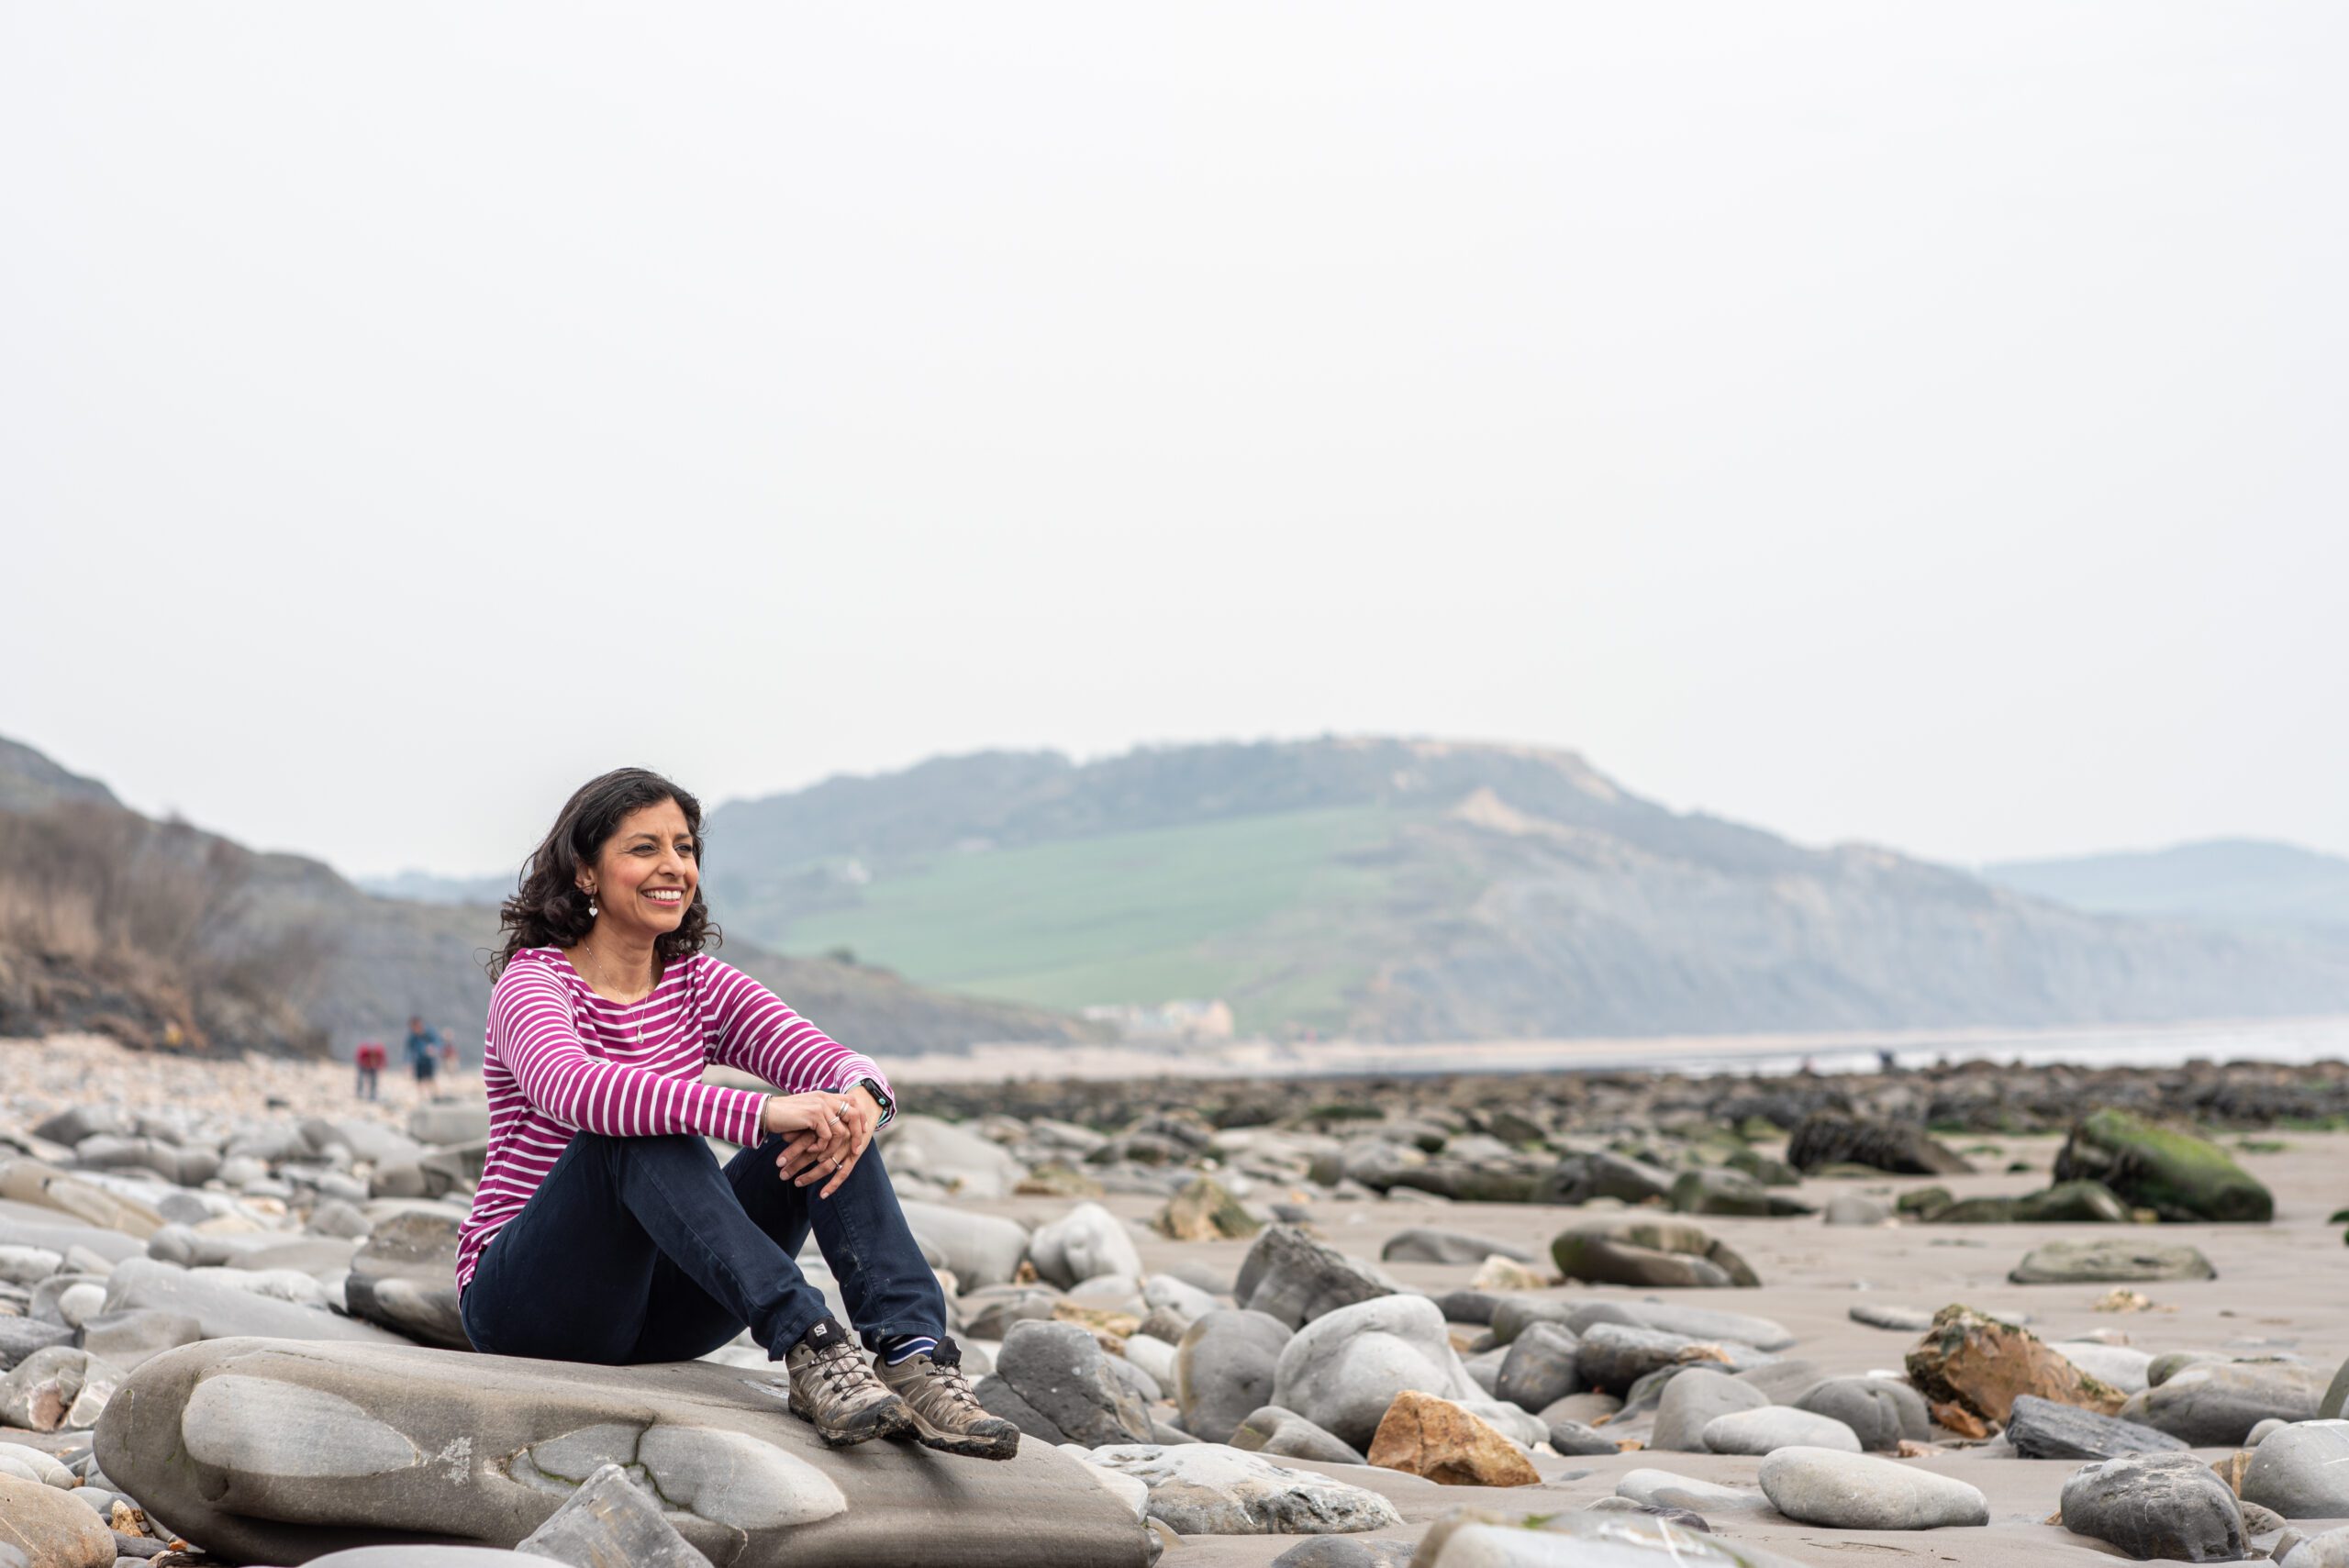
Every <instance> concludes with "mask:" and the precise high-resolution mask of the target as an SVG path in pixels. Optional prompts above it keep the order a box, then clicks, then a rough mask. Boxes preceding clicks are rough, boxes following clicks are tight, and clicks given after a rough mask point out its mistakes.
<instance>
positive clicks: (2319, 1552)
mask: <svg viewBox="0 0 2349 1568" xmlns="http://www.w3.org/2000/svg"><path fill="white" fill-rule="evenodd" d="M2290 1535H2291V1532H2289V1531H2288V1532H2286V1539H2287V1540H2289V1538H2290ZM2276 1568H2349V1525H2344V1526H2343V1527H2342V1528H2341V1529H2329V1530H2326V1531H2325V1532H2324V1533H2323V1534H2322V1535H2312V1536H2309V1537H2307V1538H2306V1539H2305V1540H2295V1541H2292V1542H2291V1544H2290V1547H2289V1549H2288V1550H2287V1548H2286V1545H2285V1542H2284V1541H2282V1540H2279V1541H2278V1542H2277V1545H2276Z"/></svg>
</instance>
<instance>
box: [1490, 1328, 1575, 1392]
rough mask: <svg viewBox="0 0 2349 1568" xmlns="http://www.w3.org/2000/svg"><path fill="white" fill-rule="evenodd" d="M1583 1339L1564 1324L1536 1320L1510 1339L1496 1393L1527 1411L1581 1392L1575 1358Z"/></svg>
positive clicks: (1494, 1384)
mask: <svg viewBox="0 0 2349 1568" xmlns="http://www.w3.org/2000/svg"><path fill="white" fill-rule="evenodd" d="M1581 1350H1582V1341H1581V1340H1577V1339H1575V1335H1574V1330H1572V1329H1568V1328H1567V1327H1566V1326H1565V1325H1564V1324H1563V1323H1536V1324H1533V1325H1531V1327H1529V1328H1528V1329H1526V1330H1525V1332H1523V1333H1522V1334H1520V1335H1519V1336H1518V1337H1517V1338H1516V1339H1515V1340H1511V1341H1510V1342H1509V1346H1508V1353H1507V1354H1506V1355H1504V1356H1503V1358H1502V1360H1501V1364H1500V1373H1499V1375H1498V1376H1497V1377H1496V1378H1495V1379H1494V1380H1493V1396H1494V1397H1495V1398H1497V1399H1506V1400H1508V1402H1509V1403H1510V1404H1512V1405H1515V1406H1517V1407H1520V1409H1525V1410H1541V1409H1544V1408H1546V1407H1549V1406H1551V1405H1553V1404H1555V1403H1556V1402H1557V1401H1559V1400H1561V1399H1564V1397H1565V1396H1567V1395H1569V1394H1579V1393H1581V1392H1582V1373H1581V1371H1580V1369H1579V1368H1578V1366H1577V1365H1576V1358H1577V1356H1578V1355H1579V1354H1580V1352H1581Z"/></svg>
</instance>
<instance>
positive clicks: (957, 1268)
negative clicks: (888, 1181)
mask: <svg viewBox="0 0 2349 1568" xmlns="http://www.w3.org/2000/svg"><path fill="white" fill-rule="evenodd" d="M898 1207H900V1208H902V1209H904V1210H905V1214H906V1226H907V1229H910V1230H911V1231H912V1232H913V1233H914V1239H915V1240H918V1241H922V1242H926V1243H927V1244H929V1245H930V1246H932V1247H935V1248H936V1249H937V1250H938V1251H939V1254H940V1255H941V1257H943V1258H944V1259H945V1260H946V1266H947V1268H949V1269H950V1270H952V1272H953V1274H954V1283H955V1284H958V1285H959V1286H961V1287H962V1289H963V1291H964V1292H965V1293H968V1292H970V1291H974V1290H984V1289H985V1288H986V1287H987V1286H989V1285H997V1284H1010V1283H1011V1282H1012V1280H1013V1279H1014V1278H1016V1277H1017V1276H1018V1275H1019V1265H1020V1262H1022V1261H1023V1260H1024V1259H1025V1258H1026V1257H1027V1256H1028V1232H1027V1231H1026V1229H1023V1228H1022V1227H1021V1226H1020V1224H1019V1221H1018V1220H1016V1219H1006V1218H1002V1217H1001V1216H999V1215H993V1214H974V1213H972V1212H971V1211H970V1210H968V1209H961V1208H954V1207H950V1206H949V1205H946V1204H942V1203H920V1202H918V1201H916V1200H914V1199H911V1198H905V1199H900V1200H899V1202H898Z"/></svg>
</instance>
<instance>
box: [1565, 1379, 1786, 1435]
mask: <svg viewBox="0 0 2349 1568" xmlns="http://www.w3.org/2000/svg"><path fill="white" fill-rule="evenodd" d="M1769 1404H1770V1398H1769V1396H1767V1395H1765V1394H1764V1393H1763V1392H1762V1391H1761V1390H1760V1389H1758V1388H1756V1387H1754V1386H1753V1385H1752V1384H1750V1383H1740V1382H1739V1381H1738V1380H1737V1379H1736V1378H1734V1377H1731V1376H1730V1375H1729V1374H1728V1373H1725V1372H1717V1371H1715V1370H1713V1369H1712V1368H1710V1367H1690V1368H1689V1369H1688V1370H1687V1371H1686V1372H1684V1373H1681V1374H1680V1375H1679V1376H1677V1377H1675V1378H1674V1379H1673V1380H1672V1381H1671V1382H1670V1383H1667V1384H1665V1385H1664V1393H1663V1395H1662V1396H1660V1397H1659V1398H1658V1399H1657V1401H1656V1408H1655V1426H1654V1429H1653V1430H1652V1431H1651V1432H1650V1433H1649V1435H1648V1447H1650V1448H1652V1449H1659V1450H1662V1451H1665V1452H1678V1453H1704V1452H1707V1449H1706V1447H1705V1428H1706V1426H1707V1425H1708V1424H1709V1423H1710V1422H1711V1421H1712V1420H1713V1419H1714V1418H1717V1417H1720V1416H1727V1415H1731V1414H1734V1413H1735V1412H1737V1411H1740V1410H1760V1409H1765V1408H1766V1407H1768V1406H1769ZM1550 1446H1551V1447H1552V1448H1557V1447H1558V1445H1557V1442H1556V1440H1555V1439H1553V1440H1552V1441H1551V1444H1550ZM1558 1451H1559V1452H1560V1453H1564V1451H1565V1450H1564V1449H1558ZM1606 1451H1607V1452H1609V1453H1612V1452H1614V1451H1615V1445H1614V1444H1613V1443H1612V1442H1611V1441H1610V1442H1609V1443H1608V1445H1607V1448H1606Z"/></svg>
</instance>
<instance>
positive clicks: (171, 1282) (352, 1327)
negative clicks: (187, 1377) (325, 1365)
mask: <svg viewBox="0 0 2349 1568" xmlns="http://www.w3.org/2000/svg"><path fill="white" fill-rule="evenodd" d="M140 1308H144V1309H149V1310H154V1311H161V1312H176V1313H181V1314H184V1316H187V1317H190V1318H195V1320H196V1322H197V1323H199V1324H200V1325H202V1327H203V1329H204V1337H205V1338H206V1339H207V1340H226V1339H236V1338H242V1337H248V1336H259V1337H262V1338H264V1339H272V1340H340V1341H343V1342H346V1343H350V1344H372V1345H405V1344H408V1343H410V1342H411V1341H409V1340H406V1338H404V1337H402V1336H401V1335H398V1334H395V1333H393V1332H392V1331H391V1330H390V1329H383V1328H378V1327H377V1326H376V1325H374V1324H373V1323H362V1322H360V1321H358V1320H357V1319H355V1318H341V1317H338V1316H336V1315H335V1314H334V1313H332V1312H328V1311H326V1310H323V1309H322V1308H319V1307H297V1306H295V1304H294V1303H292V1302H290V1301H280V1300H277V1299H275V1298H273V1297H271V1296H262V1295H257V1294H255V1293H254V1292H252V1291H250V1290H239V1289H238V1288H237V1287H236V1286H234V1285H231V1284H223V1283H222V1282H221V1281H219V1280H217V1279H207V1278H206V1277H204V1276H203V1275H201V1274H198V1273H195V1272H194V1271H192V1270H189V1269H183V1268H176V1267H174V1266H173V1265H172V1264H170V1263H164V1262H157V1261H155V1260H154V1259H152V1258H130V1259H127V1260H125V1261H124V1262H120V1263H117V1264H116V1265H115V1270H114V1273H113V1274H112V1275H110V1276H109V1277H108V1279H107V1281H106V1311H108V1312H126V1311H130V1310H133V1309H140ZM140 1500H141V1501H142V1502H143V1501H145V1499H144V1498H141V1499H140ZM164 1517H165V1518H170V1516H169V1515H168V1514H167V1515H165V1516H164Z"/></svg>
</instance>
